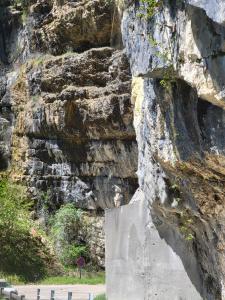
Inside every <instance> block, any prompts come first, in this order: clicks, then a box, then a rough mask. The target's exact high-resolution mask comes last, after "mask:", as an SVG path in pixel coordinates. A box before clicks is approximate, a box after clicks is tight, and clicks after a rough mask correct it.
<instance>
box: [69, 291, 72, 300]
mask: <svg viewBox="0 0 225 300" xmlns="http://www.w3.org/2000/svg"><path fill="white" fill-rule="evenodd" d="M72 295H73V293H72V292H68V300H72Z"/></svg>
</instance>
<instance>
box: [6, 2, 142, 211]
mask: <svg viewBox="0 0 225 300" xmlns="http://www.w3.org/2000/svg"><path fill="white" fill-rule="evenodd" d="M24 3H25V2H21V3H20V2H18V3H16V2H13V1H11V2H10V1H8V2H7V1H6V2H3V3H2V8H1V19H0V36H1V45H0V50H1V51H0V53H1V64H2V77H1V78H2V79H1V90H2V93H1V96H2V98H1V107H2V118H1V132H2V134H1V137H0V139H1V141H2V145H0V147H1V149H2V150H1V151H0V155H1V157H2V158H1V160H0V161H1V162H0V166H1V169H3V170H5V169H9V168H10V174H11V176H12V177H13V179H14V180H17V181H20V182H26V183H27V185H28V187H29V192H30V193H31V195H32V197H33V198H35V199H36V200H37V206H38V210H39V209H40V207H41V206H42V205H43V201H45V199H46V197H47V198H48V206H49V207H48V208H49V211H55V209H57V208H59V207H60V205H61V204H63V203H67V202H73V203H75V205H76V206H77V207H81V208H84V209H98V208H100V209H104V208H105V207H114V205H115V204H114V199H115V198H116V199H117V198H118V195H119V198H120V199H121V201H120V202H121V203H120V204H121V205H123V204H126V203H128V202H129V201H130V199H131V197H132V195H133V193H134V191H135V189H136V188H137V177H136V174H135V172H136V169H137V147H136V140H135V131H134V129H133V124H132V123H133V121H132V120H133V115H132V110H133V109H132V104H131V101H130V94H131V76H130V70H129V64H128V61H127V58H126V55H125V54H124V52H123V50H120V45H121V33H120V17H119V12H118V10H117V6H116V5H115V3H114V2H113V1H112V2H111V1H105V0H96V1H61V2H60V1H59V2H58V1H31V2H30V3H29V5H25V4H24ZM45 204H46V203H45Z"/></svg>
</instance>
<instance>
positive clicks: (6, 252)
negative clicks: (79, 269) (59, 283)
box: [0, 179, 48, 281]
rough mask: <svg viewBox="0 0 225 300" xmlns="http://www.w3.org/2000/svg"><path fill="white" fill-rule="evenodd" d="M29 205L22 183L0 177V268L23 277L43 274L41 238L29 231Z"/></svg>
mask: <svg viewBox="0 0 225 300" xmlns="http://www.w3.org/2000/svg"><path fill="white" fill-rule="evenodd" d="M31 205H32V204H31V203H30V202H29V201H28V200H27V197H26V192H25V189H24V187H22V186H20V185H17V184H12V183H11V182H9V181H8V180H6V179H5V180H1V181H0V243H1V247H0V271H1V272H2V273H3V274H15V275H17V276H19V277H21V278H22V279H23V280H24V281H29V280H32V281H33V280H37V279H38V278H41V277H42V276H44V275H45V274H46V269H45V260H44V258H47V255H48V253H47V251H46V252H45V250H44V249H43V244H42V242H41V240H40V239H39V238H37V237H34V236H32V234H31V229H32V226H33V224H32V221H31V219H30V208H31Z"/></svg>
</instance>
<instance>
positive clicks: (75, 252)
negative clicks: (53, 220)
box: [61, 244, 88, 266]
mask: <svg viewBox="0 0 225 300" xmlns="http://www.w3.org/2000/svg"><path fill="white" fill-rule="evenodd" d="M80 256H83V257H87V256H88V252H87V247H86V246H80V245H76V244H72V245H67V246H65V247H64V248H63V251H62V253H61V261H62V263H63V264H64V265H66V266H72V265H74V264H75V262H76V259H77V258H78V257H80Z"/></svg>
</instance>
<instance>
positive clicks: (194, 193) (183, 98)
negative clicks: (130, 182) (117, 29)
mask: <svg viewBox="0 0 225 300" xmlns="http://www.w3.org/2000/svg"><path fill="white" fill-rule="evenodd" d="M140 6H141V3H138V1H135V3H131V2H130V3H129V4H128V5H127V7H126V9H125V11H124V14H123V20H122V36H123V42H124V46H125V48H126V52H127V55H128V58H129V61H130V65H131V70H132V76H133V83H132V94H133V97H132V98H133V103H135V110H134V117H135V120H134V124H135V127H136V134H137V140H138V148H139V168H138V179H139V185H140V188H139V190H138V191H137V193H136V194H135V197H134V199H133V201H132V202H133V203H135V202H136V201H140V202H141V201H142V202H144V203H145V204H144V206H145V208H143V207H142V205H141V204H139V209H133V208H132V205H135V204H131V206H129V205H128V208H126V212H123V210H125V208H124V209H122V210H119V211H118V212H117V213H116V212H115V211H114V210H113V211H112V212H111V214H110V213H107V224H108V225H107V226H109V227H108V228H110V224H111V226H112V228H114V229H113V230H115V231H116V230H118V231H117V233H118V235H119V239H118V240H119V241H121V242H119V243H118V245H117V248H116V249H112V248H111V249H110V245H111V242H110V241H111V236H110V233H109V230H107V231H106V232H107V249H108V250H109V251H108V253H109V256H107V267H108V268H110V270H112V269H114V270H117V271H116V272H119V271H121V270H122V268H123V267H122V265H120V262H121V264H122V262H123V264H124V266H125V267H124V268H123V270H127V271H125V272H124V273H123V276H124V281H127V282H128V281H130V282H133V284H134V285H135V282H136V284H137V289H138V288H140V286H142V287H143V288H144V291H145V292H144V296H137V297H136V298H135V299H138V300H139V299H140V300H141V299H160V300H162V299H163V300H164V299H165V300H166V299H207V300H208V299H216V300H217V299H218V300H221V299H224V297H225V294H224V293H225V292H224V291H225V273H224V272H225V269H224V245H225V240H224V226H225V223H224V213H225V211H224V201H225V196H224V188H225V185H224V174H225V169H224V161H225V157H224V154H225V147H224V146H225V145H224V140H225V139H224V126H225V125H224V116H225V113H224V108H225V105H224V103H225V102H224V100H225V98H224V83H225V78H224V71H223V69H224V67H223V66H224V62H225V61H224V57H225V56H224V54H225V51H224V33H225V31H224V30H225V27H224V13H223V11H224V1H191V0H190V1H163V3H162V4H161V5H159V6H158V7H156V8H154V13H153V16H151V17H149V18H146V17H142V18H141V17H140V10H141V11H142V9H141V8H140ZM129 207H130V208H129ZM142 209H144V210H146V209H147V211H148V218H147V219H146V220H145V221H143V224H142V225H141V226H142V229H143V235H145V236H146V239H145V240H144V241H142V240H138V238H137V237H135V238H133V242H132V235H131V234H132V232H134V231H135V230H136V231H137V232H140V220H139V221H138V220H137V219H136V216H135V217H133V218H132V214H135V213H136V211H137V214H141V210H142ZM115 215H116V218H117V223H115V224H113V219H114V218H115ZM124 216H126V217H125V218H129V219H130V220H132V221H131V222H130V223H129V228H130V231H129V230H128V229H127V230H128V232H127V235H128V240H127V241H126V242H124V241H123V238H125V234H124V231H123V230H120V224H121V222H125V223H126V221H122V218H124ZM135 220H136V221H135ZM114 226H115V227H114ZM121 228H122V227H121ZM155 232H157V235H158V238H155V237H156V234H155ZM163 240H164V241H166V245H167V246H165V247H164V246H163V245H162V241H163ZM126 243H127V244H128V245H129V246H128V245H127V244H126ZM160 245H161V246H162V248H160ZM123 247H124V248H123ZM127 247H128V248H127ZM122 249H124V252H123V251H122ZM156 249H157V250H156ZM159 249H161V254H159V251H160V250H159ZM140 253H141V254H140ZM177 255H178V257H177ZM154 257H155V258H156V257H157V261H159V262H161V263H162V262H163V265H162V266H159V268H160V269H161V268H165V269H167V268H172V269H173V270H175V269H176V268H177V267H178V266H180V267H178V269H179V272H181V277H182V278H184V276H186V275H187V274H188V278H189V284H190V285H189V289H190V295H192V296H191V297H190V295H189V294H187V293H186V292H187V291H185V292H184V293H183V295H182V294H181V293H180V285H179V283H178V282H179V281H177V285H176V284H175V285H174V281H173V280H174V277H173V276H170V275H169V276H165V277H161V275H160V274H161V273H160V271H159V270H158V271H157V268H155V267H154V264H157V262H156V260H155V259H154ZM165 257H167V259H165ZM180 260H181V262H182V265H180ZM134 261H135V262H138V267H137V270H140V269H141V268H143V269H142V271H143V272H142V273H140V274H139V273H137V272H136V271H135V270H133V269H132V268H131V266H133V262H134ZM109 265H110V267H109ZM126 268H127V269H126ZM176 270H177V269H176ZM126 272H127V273H126ZM171 272H172V271H171ZM177 272H178V270H177ZM175 273H176V272H175ZM124 274H125V275H124ZM131 274H133V276H132V275H131ZM165 274H166V272H165ZM185 274H186V275H185ZM194 274H195V275H194ZM109 276H110V275H109ZM109 278H110V277H109ZM117 278H118V277H117ZM156 278H157V279H156ZM111 279H112V280H113V282H114V286H115V285H118V286H119V282H117V281H116V279H115V277H114V278H113V275H112V277H111ZM108 282H109V288H108V292H109V299H110V300H113V299H117V300H118V299H126V298H127V299H128V295H129V292H130V291H129V290H128V286H127V285H126V286H125V285H123V286H120V288H118V289H117V292H115V290H114V291H112V290H111V285H110V279H109V281H108ZM168 286H171V287H173V288H172V290H173V291H172V290H170V291H169V290H167V287H168ZM157 287H158V290H157ZM186 289H187V288H186ZM134 290H135V288H134ZM165 290H167V292H168V294H165V293H164V294H163V291H164V292H165ZM170 292H171V293H172V294H170ZM131 294H132V293H131ZM168 295H169V297H168ZM171 295H172V296H171ZM143 297H144V298H143ZM129 299H132V297H131V298H129Z"/></svg>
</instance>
